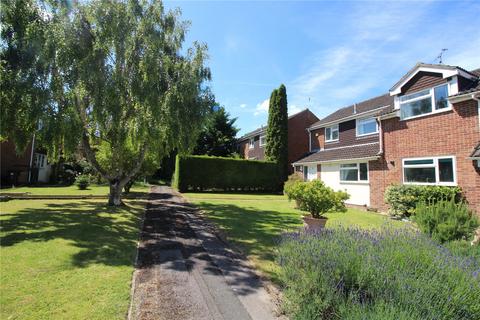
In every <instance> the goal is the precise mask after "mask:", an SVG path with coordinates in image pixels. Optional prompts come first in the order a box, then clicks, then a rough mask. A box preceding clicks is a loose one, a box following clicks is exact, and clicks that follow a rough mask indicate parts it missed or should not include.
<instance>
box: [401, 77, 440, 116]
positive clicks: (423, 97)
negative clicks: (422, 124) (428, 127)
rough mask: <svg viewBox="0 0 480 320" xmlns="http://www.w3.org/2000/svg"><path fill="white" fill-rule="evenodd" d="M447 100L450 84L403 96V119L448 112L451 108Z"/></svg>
mask: <svg viewBox="0 0 480 320" xmlns="http://www.w3.org/2000/svg"><path fill="white" fill-rule="evenodd" d="M447 98H448V84H443V85H441V86H437V87H433V88H431V89H426V90H422V91H419V92H415V93H412V94H407V95H404V96H401V97H400V98H399V99H400V115H401V119H402V120H404V119H408V118H413V117H418V116H421V115H427V114H431V113H435V112H439V111H443V110H447V109H448V108H449V105H448V101H447Z"/></svg>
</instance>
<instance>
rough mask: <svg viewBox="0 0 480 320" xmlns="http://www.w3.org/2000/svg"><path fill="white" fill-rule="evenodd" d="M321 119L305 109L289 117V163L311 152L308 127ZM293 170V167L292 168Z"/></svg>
mask: <svg viewBox="0 0 480 320" xmlns="http://www.w3.org/2000/svg"><path fill="white" fill-rule="evenodd" d="M318 120H319V119H318V118H317V117H316V116H315V115H314V114H313V113H312V112H311V111H310V110H308V109H307V110H305V111H303V112H301V113H299V114H297V115H296V116H294V117H291V118H290V119H288V163H289V164H291V163H293V162H295V161H297V160H298V159H300V158H302V157H304V156H305V154H306V153H308V152H309V143H308V131H307V128H308V127H310V126H311V125H312V124H314V123H315V122H317V121H318ZM291 171H292V172H293V168H291Z"/></svg>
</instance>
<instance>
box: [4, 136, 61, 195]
mask: <svg viewBox="0 0 480 320" xmlns="http://www.w3.org/2000/svg"><path fill="white" fill-rule="evenodd" d="M0 169H1V180H0V181H1V182H0V185H1V187H2V188H3V187H11V186H17V185H22V184H27V183H37V182H40V183H47V182H49V181H50V174H51V171H52V166H51V165H50V163H48V159H47V155H46V153H45V152H43V151H41V150H39V149H37V148H32V143H30V144H29V145H28V146H27V148H26V149H25V152H23V153H20V154H18V153H17V152H16V150H15V145H14V144H13V143H12V142H10V141H2V142H1V143H0Z"/></svg>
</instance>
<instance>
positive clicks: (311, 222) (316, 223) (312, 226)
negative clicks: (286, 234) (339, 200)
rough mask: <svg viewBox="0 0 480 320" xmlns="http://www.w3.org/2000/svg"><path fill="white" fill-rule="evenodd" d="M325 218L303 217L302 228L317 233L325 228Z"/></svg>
mask: <svg viewBox="0 0 480 320" xmlns="http://www.w3.org/2000/svg"><path fill="white" fill-rule="evenodd" d="M326 223H327V218H313V217H312V216H303V226H304V227H305V229H306V230H308V231H318V230H321V229H323V228H324V227H325V224H326Z"/></svg>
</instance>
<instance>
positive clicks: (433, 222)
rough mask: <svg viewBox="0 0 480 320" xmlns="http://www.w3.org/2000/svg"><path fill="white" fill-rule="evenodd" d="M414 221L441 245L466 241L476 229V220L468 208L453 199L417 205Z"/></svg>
mask: <svg viewBox="0 0 480 320" xmlns="http://www.w3.org/2000/svg"><path fill="white" fill-rule="evenodd" d="M414 221H415V222H416V223H417V224H418V226H419V228H420V230H422V231H423V232H425V233H426V234H428V235H430V236H431V237H432V238H433V239H435V240H437V241H440V242H442V243H443V242H446V241H452V240H460V239H467V238H468V237H470V236H471V234H472V233H473V231H474V230H475V228H477V227H478V220H477V218H476V216H475V215H474V214H473V212H472V211H470V209H469V208H468V206H467V205H466V204H465V203H464V202H460V203H455V201H454V200H453V199H452V200H449V201H446V200H440V201H438V202H426V201H424V202H420V203H418V204H417V207H416V210H415V216H414Z"/></svg>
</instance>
